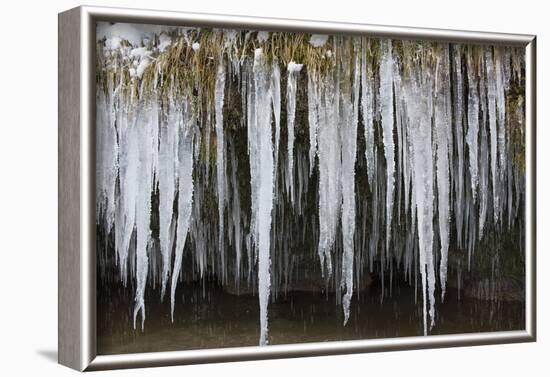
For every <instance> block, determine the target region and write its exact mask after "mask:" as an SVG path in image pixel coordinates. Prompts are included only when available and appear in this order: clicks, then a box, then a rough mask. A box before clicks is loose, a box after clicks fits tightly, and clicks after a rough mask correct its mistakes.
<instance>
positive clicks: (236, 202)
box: [230, 143, 242, 284]
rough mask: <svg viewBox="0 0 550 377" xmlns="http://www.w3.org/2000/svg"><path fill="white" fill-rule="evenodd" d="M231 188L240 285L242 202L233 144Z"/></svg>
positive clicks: (236, 279)
mask: <svg viewBox="0 0 550 377" xmlns="http://www.w3.org/2000/svg"><path fill="white" fill-rule="evenodd" d="M230 148H231V187H232V192H233V208H232V211H231V215H232V216H233V232H234V236H233V237H234V241H233V242H234V243H235V282H236V284H238V282H239V281H240V278H241V255H242V251H241V248H242V238H241V236H242V234H241V200H240V196H239V186H238V184H237V157H236V154H235V147H234V145H233V144H232V143H231V144H230Z"/></svg>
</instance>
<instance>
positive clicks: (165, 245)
mask: <svg viewBox="0 0 550 377" xmlns="http://www.w3.org/2000/svg"><path fill="white" fill-rule="evenodd" d="M174 95H175V94H174ZM180 110H181V109H180V108H179V106H178V105H176V103H175V101H171V103H170V108H169V109H168V114H167V121H166V123H163V124H161V127H160V155H159V168H158V173H159V178H158V180H159V226H160V229H159V237H160V250H161V256H162V282H161V297H164V294H165V292H166V283H167V281H168V275H169V273H170V266H171V261H172V242H173V240H172V239H171V233H172V232H171V229H170V228H171V224H172V217H173V209H174V198H175V193H176V166H177V163H176V159H177V146H178V124H179V123H180V122H181V121H182V120H181V113H180Z"/></svg>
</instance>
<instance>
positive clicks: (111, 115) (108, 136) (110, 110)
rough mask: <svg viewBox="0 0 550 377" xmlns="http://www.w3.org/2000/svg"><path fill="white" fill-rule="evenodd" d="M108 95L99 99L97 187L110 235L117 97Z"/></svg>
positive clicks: (113, 216) (100, 208)
mask: <svg viewBox="0 0 550 377" xmlns="http://www.w3.org/2000/svg"><path fill="white" fill-rule="evenodd" d="M112 89H113V88H112V85H110V90H111V93H109V95H106V94H105V93H104V92H103V91H102V90H99V93H98V98H97V123H98V126H97V136H96V137H97V159H96V169H97V172H96V177H97V178H96V179H97V180H96V185H97V188H96V190H97V197H98V199H97V207H98V208H97V211H98V213H101V214H103V216H104V219H105V222H106V225H107V228H106V231H107V233H109V232H110V231H111V229H112V227H113V225H114V221H115V204H116V202H115V200H116V199H115V188H116V177H117V174H118V168H117V167H118V163H117V153H118V145H117V141H116V137H117V135H116V128H115V124H116V112H115V104H114V102H115V101H116V95H115V94H114V93H112Z"/></svg>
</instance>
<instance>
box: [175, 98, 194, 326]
mask: <svg viewBox="0 0 550 377" xmlns="http://www.w3.org/2000/svg"><path fill="white" fill-rule="evenodd" d="M183 117H184V119H183V121H182V122H181V123H180V124H179V127H178V132H179V137H178V140H179V144H178V160H177V161H178V167H177V176H178V219H177V222H178V225H177V226H178V228H177V233H176V258H175V260H174V267H173V269H172V285H171V292H170V304H171V318H172V322H174V305H175V300H176V287H177V284H178V277H179V274H180V271H181V263H182V260H183V249H184V247H185V241H186V239H187V231H188V230H189V224H190V220H191V211H192V204H193V162H194V160H193V134H194V132H193V125H192V123H193V121H194V118H193V117H192V115H191V109H190V104H189V102H188V99H187V98H186V99H185V100H184V109H183Z"/></svg>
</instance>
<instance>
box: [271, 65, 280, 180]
mask: <svg viewBox="0 0 550 377" xmlns="http://www.w3.org/2000/svg"><path fill="white" fill-rule="evenodd" d="M271 103H272V104H273V116H274V117H275V166H277V162H278V160H279V140H280V138H281V70H280V69H279V64H278V63H277V62H273V67H272V72H271ZM275 171H277V170H275Z"/></svg>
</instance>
